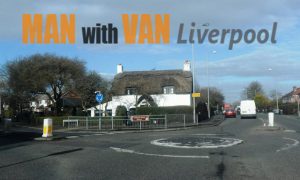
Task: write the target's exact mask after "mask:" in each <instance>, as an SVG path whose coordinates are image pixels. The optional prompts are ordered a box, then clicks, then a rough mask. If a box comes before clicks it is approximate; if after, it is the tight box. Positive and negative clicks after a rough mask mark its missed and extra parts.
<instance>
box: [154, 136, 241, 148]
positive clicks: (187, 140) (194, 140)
mask: <svg viewBox="0 0 300 180" xmlns="http://www.w3.org/2000/svg"><path fill="white" fill-rule="evenodd" d="M242 142H243V140H240V139H236V138H229V137H216V136H198V137H193V136H190V137H176V138H166V139H157V140H153V141H151V142H150V143H151V144H152V145H157V146H164V147H173V148H186V149H205V148H221V147H222V148H224V147H230V146H234V145H237V144H240V143H242Z"/></svg>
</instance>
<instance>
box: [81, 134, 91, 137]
mask: <svg viewBox="0 0 300 180" xmlns="http://www.w3.org/2000/svg"><path fill="white" fill-rule="evenodd" d="M89 136H91V135H90V134H84V135H81V136H80V137H89Z"/></svg>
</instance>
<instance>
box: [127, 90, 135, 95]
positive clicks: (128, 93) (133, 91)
mask: <svg viewBox="0 0 300 180" xmlns="http://www.w3.org/2000/svg"><path fill="white" fill-rule="evenodd" d="M126 94H127V95H134V94H136V88H126Z"/></svg>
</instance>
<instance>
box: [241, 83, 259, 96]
mask: <svg viewBox="0 0 300 180" xmlns="http://www.w3.org/2000/svg"><path fill="white" fill-rule="evenodd" d="M256 94H262V95H264V94H265V93H264V90H263V87H262V85H261V84H260V83H259V82H258V81H253V82H251V83H250V84H249V85H248V86H247V87H246V88H245V89H244V92H243V93H242V96H245V97H244V98H246V99H254V97H255V96H256Z"/></svg>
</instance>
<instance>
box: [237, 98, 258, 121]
mask: <svg viewBox="0 0 300 180" xmlns="http://www.w3.org/2000/svg"><path fill="white" fill-rule="evenodd" d="M240 109H241V110H240V113H241V119H242V118H245V117H249V118H256V106H255V102H254V100H244V101H241V105H240Z"/></svg>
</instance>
